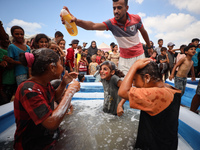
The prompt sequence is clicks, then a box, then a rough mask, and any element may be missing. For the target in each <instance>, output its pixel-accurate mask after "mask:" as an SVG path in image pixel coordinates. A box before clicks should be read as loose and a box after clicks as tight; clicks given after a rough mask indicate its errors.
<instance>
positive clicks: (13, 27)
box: [10, 26, 25, 36]
mask: <svg viewBox="0 0 200 150" xmlns="http://www.w3.org/2000/svg"><path fill="white" fill-rule="evenodd" d="M15 29H21V30H22V31H23V33H24V29H23V28H22V27H20V26H12V28H11V29H10V32H11V35H12V36H13V32H14V31H15ZM24 34H25V33H24Z"/></svg>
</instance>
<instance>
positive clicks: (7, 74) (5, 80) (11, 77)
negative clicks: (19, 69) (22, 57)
mask: <svg viewBox="0 0 200 150" xmlns="http://www.w3.org/2000/svg"><path fill="white" fill-rule="evenodd" d="M5 55H6V56H7V55H8V51H7V50H5V49H1V48H0V61H2V60H3V56H5ZM15 83H16V81H15V70H14V68H13V69H6V70H4V71H3V74H2V84H15Z"/></svg>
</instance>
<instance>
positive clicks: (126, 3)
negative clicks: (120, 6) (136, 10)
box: [113, 0, 128, 6]
mask: <svg viewBox="0 0 200 150" xmlns="http://www.w3.org/2000/svg"><path fill="white" fill-rule="evenodd" d="M118 1H119V0H113V2H118ZM124 4H125V6H127V5H128V0H124Z"/></svg>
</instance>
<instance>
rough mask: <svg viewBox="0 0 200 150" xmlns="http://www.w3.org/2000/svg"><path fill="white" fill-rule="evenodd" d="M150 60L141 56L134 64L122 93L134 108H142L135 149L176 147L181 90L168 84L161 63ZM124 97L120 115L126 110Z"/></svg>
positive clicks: (122, 86) (124, 82)
mask: <svg viewBox="0 0 200 150" xmlns="http://www.w3.org/2000/svg"><path fill="white" fill-rule="evenodd" d="M150 60H151V59H150V58H145V59H140V60H138V61H136V62H135V63H134V64H133V65H132V67H131V68H130V70H129V72H128V74H127V75H126V77H125V78H124V80H123V82H122V84H121V86H120V88H119V91H118V94H119V96H121V97H122V98H124V99H126V100H129V104H130V107H131V108H135V109H140V110H141V113H140V121H139V128H138V135H137V140H136V144H135V149H142V150H146V149H152V150H154V149H156V150H157V149H170V150H176V149H177V145H178V116H179V108H180V101H181V91H180V90H178V89H175V88H173V87H172V86H170V85H168V84H165V83H164V82H163V81H162V75H161V73H160V71H159V69H158V65H157V64H156V63H155V62H153V61H151V62H150ZM132 85H134V86H135V87H132ZM124 99H123V100H122V101H121V102H120V103H119V105H118V109H117V114H118V116H121V115H122V113H123V108H122V106H123V104H124V103H125V100H124Z"/></svg>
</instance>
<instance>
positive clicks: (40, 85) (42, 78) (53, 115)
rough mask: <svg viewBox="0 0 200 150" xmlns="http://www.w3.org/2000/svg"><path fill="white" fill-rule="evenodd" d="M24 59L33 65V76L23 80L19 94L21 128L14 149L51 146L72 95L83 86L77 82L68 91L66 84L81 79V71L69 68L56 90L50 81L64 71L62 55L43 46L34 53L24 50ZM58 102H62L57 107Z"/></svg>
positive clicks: (17, 106)
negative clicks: (55, 103) (73, 70)
mask: <svg viewBox="0 0 200 150" xmlns="http://www.w3.org/2000/svg"><path fill="white" fill-rule="evenodd" d="M20 62H21V63H22V64H23V65H26V66H29V67H31V73H32V77H31V78H29V80H27V81H25V82H23V83H21V84H20V85H19V86H18V89H17V91H16V94H15V100H14V114H15V119H16V126H17V128H16V131H15V139H14V149H16V150H17V149H20V150H21V149H34V150H35V149H50V148H51V147H52V145H53V144H54V143H55V141H56V139H57V137H58V133H59V132H58V127H59V125H60V123H61V121H62V120H63V118H64V116H65V114H66V112H67V110H68V108H69V106H70V102H71V99H72V96H73V95H74V93H76V92H77V91H79V89H80V83H79V82H78V81H74V82H72V83H71V84H70V85H69V86H68V88H67V90H66V91H65V89H66V85H67V84H68V83H70V82H71V81H72V80H73V78H74V79H75V78H77V73H69V74H68V72H67V71H66V72H65V75H64V76H63V79H62V81H61V83H60V85H59V87H58V88H57V89H56V90H54V88H53V87H52V85H51V84H50V81H52V80H54V79H59V78H60V77H61V73H62V72H63V66H62V64H61V61H60V59H59V56H58V54H56V53H55V52H54V51H53V50H50V49H47V48H42V49H38V50H35V51H34V52H33V54H32V53H20ZM64 92H65V93H64ZM63 93H64V96H63V97H62V98H61V96H62V95H63ZM54 101H57V102H58V103H59V104H58V106H57V107H56V109H54Z"/></svg>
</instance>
